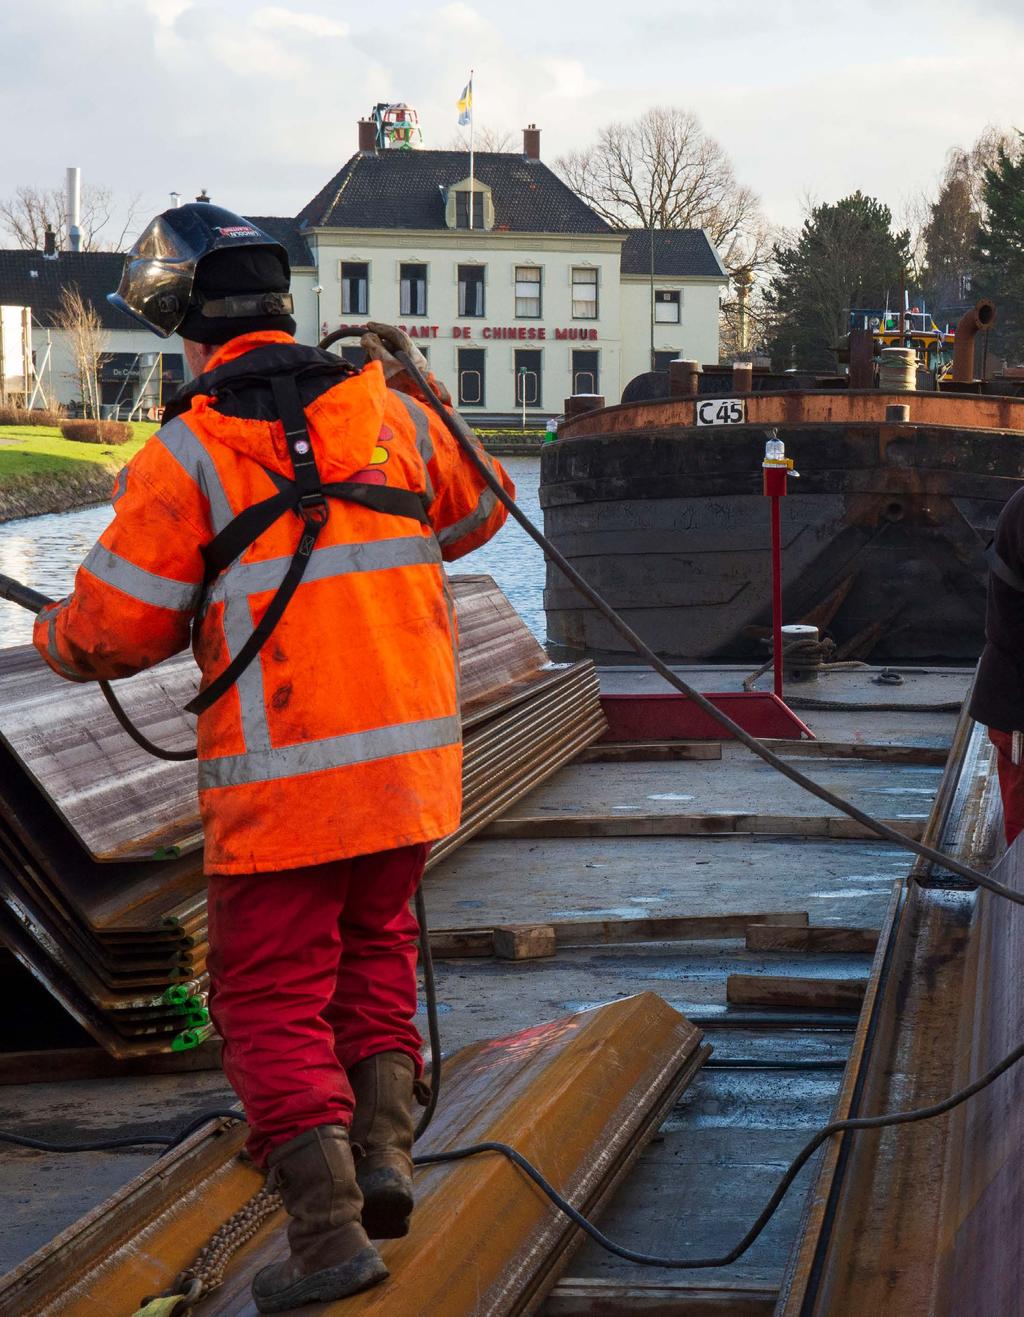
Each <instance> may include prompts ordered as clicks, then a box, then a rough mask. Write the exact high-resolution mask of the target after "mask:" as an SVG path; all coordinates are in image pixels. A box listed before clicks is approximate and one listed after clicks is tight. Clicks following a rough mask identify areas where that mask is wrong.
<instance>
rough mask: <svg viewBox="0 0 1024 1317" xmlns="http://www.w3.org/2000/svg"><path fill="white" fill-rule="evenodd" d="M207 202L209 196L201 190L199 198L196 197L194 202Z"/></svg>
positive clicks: (204, 190) (204, 189)
mask: <svg viewBox="0 0 1024 1317" xmlns="http://www.w3.org/2000/svg"><path fill="white" fill-rule="evenodd" d="M209 200H210V194H209V193H208V192H207V190H206V188H203V190H202V192H200V194H199V196H198V197H196V201H209Z"/></svg>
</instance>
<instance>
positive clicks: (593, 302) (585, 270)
mask: <svg viewBox="0 0 1024 1317" xmlns="http://www.w3.org/2000/svg"><path fill="white" fill-rule="evenodd" d="M572 318H573V319H574V320H596V319H597V270H595V269H591V268H589V267H588V266H584V265H578V266H573V271H572Z"/></svg>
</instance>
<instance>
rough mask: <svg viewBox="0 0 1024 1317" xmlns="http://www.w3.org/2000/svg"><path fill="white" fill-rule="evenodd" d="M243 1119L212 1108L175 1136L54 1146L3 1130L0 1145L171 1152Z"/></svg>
mask: <svg viewBox="0 0 1024 1317" xmlns="http://www.w3.org/2000/svg"><path fill="white" fill-rule="evenodd" d="M244 1119H245V1116H244V1115H243V1113H242V1112H241V1111H239V1110H238V1109H237V1108H236V1107H211V1108H210V1109H209V1111H201V1112H200V1113H199V1115H198V1116H196V1117H195V1119H194V1120H190V1121H189V1123H188V1124H187V1125H186V1126H185V1127H184V1128H183V1129H180V1130H178V1132H177V1133H176V1134H136V1135H124V1136H123V1137H121V1138H117V1139H96V1140H92V1141H89V1142H84V1143H53V1142H51V1141H50V1140H49V1139H32V1138H29V1137H28V1136H27V1135H25V1134H11V1133H10V1132H9V1131H7V1130H0V1143H10V1144H12V1145H13V1146H14V1147H16V1148H32V1149H34V1150H35V1151H37V1152H114V1151H116V1150H117V1149H119V1148H144V1147H148V1146H150V1145H156V1146H158V1147H162V1148H164V1149H165V1150H166V1151H168V1152H169V1151H170V1150H171V1149H172V1148H176V1147H177V1146H178V1144H179V1143H183V1142H184V1141H185V1139H187V1138H188V1137H189V1135H190V1134H194V1133H195V1132H196V1130H198V1129H202V1127H203V1126H204V1125H208V1124H209V1123H210V1121H211V1120H244Z"/></svg>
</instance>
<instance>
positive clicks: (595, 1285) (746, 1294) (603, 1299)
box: [544, 1276, 779, 1317]
mask: <svg viewBox="0 0 1024 1317" xmlns="http://www.w3.org/2000/svg"><path fill="white" fill-rule="evenodd" d="M778 1297H779V1291H778V1289H777V1288H775V1287H774V1286H768V1285H744V1283H743V1282H742V1281H740V1280H737V1281H735V1282H734V1283H732V1284H729V1283H724V1284H722V1285H720V1286H719V1285H714V1284H712V1283H708V1282H706V1281H705V1282H704V1283H700V1284H698V1283H695V1282H693V1281H686V1280H680V1281H678V1282H672V1281H662V1282H650V1281H646V1282H645V1281H634V1282H632V1283H628V1282H624V1281H619V1280H598V1279H591V1278H590V1277H589V1276H588V1277H577V1276H567V1277H566V1278H565V1279H564V1280H560V1281H559V1282H558V1284H557V1285H556V1286H555V1288H554V1289H553V1290H552V1291H551V1293H550V1294H549V1295H548V1299H547V1302H546V1303H545V1304H544V1313H545V1317H548V1315H550V1317H612V1314H614V1313H620V1312H621V1313H633V1312H637V1313H648V1314H658V1317H667V1314H669V1313H674V1314H678V1315H679V1317H771V1314H772V1313H773V1312H774V1311H775V1304H776V1303H777V1301H778Z"/></svg>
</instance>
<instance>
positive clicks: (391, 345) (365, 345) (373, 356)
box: [359, 320, 429, 380]
mask: <svg viewBox="0 0 1024 1317" xmlns="http://www.w3.org/2000/svg"><path fill="white" fill-rule="evenodd" d="M359 344H360V346H361V347H362V349H363V351H364V352H365V353H366V355H367V356H368V357H369V358H370V360H371V361H379V362H380V364H381V366H383V368H384V378H385V379H386V380H390V379H391V377H392V376H393V375H397V374H398V373H399V372H400V371H401V370H403V369H404V367H403V366H402V364H401V362H399V361H397V360H396V359H395V358H394V356H392V353H393V352H405V353H408V356H409V359H410V360H411V361H412V362H413V364H414V365H415V366H417V367H418V368H419V369H420V370H421V371H422V372H423V374H424V375H426V374H427V372H428V369H429V367H428V366H427V359H426V357H425V356H424V355H423V353H422V352H421V351H420V350H419V348H418V347H417V346H416V344H415V343H414V342H413V341H412V339H411V338H410V337H409V335H408V334H405V333H403V332H402V330H400V329H396V328H395V326H394V325H382V324H381V323H380V322H379V321H376V320H370V321H368V322H367V325H366V333H365V334H364V335H363V337H362V338H361V339H360V340H359Z"/></svg>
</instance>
